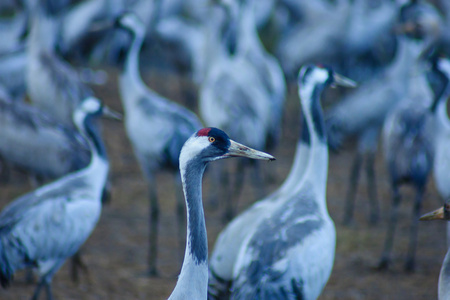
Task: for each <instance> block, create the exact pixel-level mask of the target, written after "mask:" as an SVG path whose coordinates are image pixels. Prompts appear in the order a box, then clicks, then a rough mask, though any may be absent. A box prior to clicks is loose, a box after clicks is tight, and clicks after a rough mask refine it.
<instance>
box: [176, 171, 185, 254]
mask: <svg viewBox="0 0 450 300" xmlns="http://www.w3.org/2000/svg"><path fill="white" fill-rule="evenodd" d="M174 182H175V198H176V215H177V227H178V228H177V232H178V248H179V250H180V251H179V253H180V260H183V257H184V248H185V237H186V224H185V215H186V213H185V211H184V207H185V205H184V197H183V193H182V190H183V188H182V185H181V177H180V174H179V173H178V172H176V173H175V180H174Z"/></svg>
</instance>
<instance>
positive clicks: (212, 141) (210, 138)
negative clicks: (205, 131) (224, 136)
mask: <svg viewBox="0 0 450 300" xmlns="http://www.w3.org/2000/svg"><path fill="white" fill-rule="evenodd" d="M208 141H209V142H210V143H214V142H215V141H216V139H215V138H214V137H212V136H210V137H209V138H208Z"/></svg>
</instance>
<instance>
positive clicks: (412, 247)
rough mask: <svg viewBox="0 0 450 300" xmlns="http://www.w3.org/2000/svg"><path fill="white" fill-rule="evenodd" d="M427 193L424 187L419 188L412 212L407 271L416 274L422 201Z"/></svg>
mask: <svg viewBox="0 0 450 300" xmlns="http://www.w3.org/2000/svg"><path fill="white" fill-rule="evenodd" d="M424 193H425V188H424V187H418V188H417V193H416V199H415V201H414V206H413V211H412V221H411V228H410V236H409V247H408V256H407V257H406V262H405V271H407V272H414V268H415V256H416V247H417V232H418V225H419V218H420V209H421V208H422V199H423V195H424Z"/></svg>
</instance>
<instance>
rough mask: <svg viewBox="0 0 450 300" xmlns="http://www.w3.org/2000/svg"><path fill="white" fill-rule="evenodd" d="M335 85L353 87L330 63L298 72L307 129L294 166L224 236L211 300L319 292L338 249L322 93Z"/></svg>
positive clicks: (213, 266)
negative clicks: (328, 200)
mask: <svg viewBox="0 0 450 300" xmlns="http://www.w3.org/2000/svg"><path fill="white" fill-rule="evenodd" d="M332 83H336V84H342V85H346V86H354V83H353V82H352V81H349V80H346V79H344V78H342V77H340V76H338V75H337V74H335V73H333V72H332V71H331V70H329V69H325V68H322V67H316V66H311V65H308V66H305V67H303V68H302V69H301V70H300V72H299V96H300V99H301V106H302V117H303V128H302V135H301V138H300V141H299V143H298V145H297V152H296V156H295V161H294V164H293V167H292V169H291V171H290V173H289V176H288V178H287V179H286V180H285V182H284V184H283V185H282V186H281V187H280V188H279V189H278V190H277V191H275V192H274V193H273V194H271V195H270V196H268V197H266V198H265V199H263V200H261V201H258V202H256V203H255V204H254V205H253V206H252V207H250V208H249V209H248V210H246V211H245V212H243V213H242V214H240V215H239V216H238V217H236V218H235V219H234V220H233V221H232V222H231V223H230V224H229V225H228V226H227V227H226V228H225V229H224V230H223V231H222V233H221V234H220V235H219V238H218V240H217V241H216V245H215V247H214V250H213V253H212V255H211V262H210V281H209V293H210V297H211V298H212V299H223V298H226V299H228V297H229V298H230V299H256V298H267V297H270V298H285V299H316V298H317V297H318V296H319V295H320V293H321V290H322V289H323V287H324V286H325V283H326V281H327V280H328V277H329V275H330V273H331V269H332V265H333V261H334V251H335V229H334V224H333V221H332V220H331V218H330V217H329V215H328V212H327V208H326V203H325V202H326V200H325V189H326V180H327V172H328V149H327V145H326V133H325V126H324V122H323V116H322V109H321V105H320V95H321V93H322V91H323V90H324V89H325V88H326V87H327V86H329V85H330V84H332ZM317 249H320V251H319V252H318V251H317ZM312 266H314V267H312ZM313 278H314V279H313Z"/></svg>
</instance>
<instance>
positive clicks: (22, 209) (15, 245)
mask: <svg viewBox="0 0 450 300" xmlns="http://www.w3.org/2000/svg"><path fill="white" fill-rule="evenodd" d="M102 111H103V107H102V106H101V104H100V102H99V101H98V100H97V99H94V98H88V99H86V100H85V101H83V104H82V105H81V106H80V108H79V109H77V111H76V112H75V115H74V123H75V124H76V125H77V127H78V128H79V130H80V132H81V133H82V134H83V135H86V138H87V140H88V142H89V145H90V148H91V151H92V153H93V155H92V159H91V161H90V163H89V165H88V166H87V167H86V168H84V169H82V170H80V171H78V172H74V173H71V174H68V175H66V176H64V177H62V178H60V179H59V180H57V181H54V182H52V183H49V184H47V185H45V186H42V187H40V188H38V189H36V190H35V191H33V192H31V193H28V194H25V195H24V196H21V197H19V198H17V199H16V200H14V201H12V202H11V203H10V204H9V205H7V206H6V207H5V208H4V209H3V210H2V212H1V213H0V280H1V284H2V285H3V286H7V285H8V284H9V282H10V281H11V280H12V276H13V274H14V273H15V271H17V270H19V269H23V268H25V267H30V266H31V267H36V268H37V269H38V272H39V276H40V282H39V284H38V285H37V287H36V290H35V293H34V296H33V298H34V299H37V298H38V296H39V293H40V290H41V288H42V287H45V288H46V290H47V294H48V298H49V299H52V296H51V289H50V284H51V281H52V278H53V276H54V274H55V273H56V272H57V271H58V270H59V268H60V267H61V266H62V264H63V263H64V262H65V260H66V259H67V258H68V257H70V256H72V255H74V254H75V252H76V251H77V250H78V249H79V247H80V246H81V245H82V244H83V243H84V241H85V240H86V239H87V238H88V237H89V235H90V234H91V232H92V230H93V229H94V227H95V225H96V223H97V221H98V218H99V216H100V211H101V194H102V191H103V188H104V185H105V181H106V177H107V173H108V169H109V165H108V161H107V159H106V153H105V150H104V148H103V144H102V141H101V139H100V137H99V135H98V132H97V130H96V128H95V124H93V123H92V121H93V118H95V116H98V115H100V114H101V113H102Z"/></svg>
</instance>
